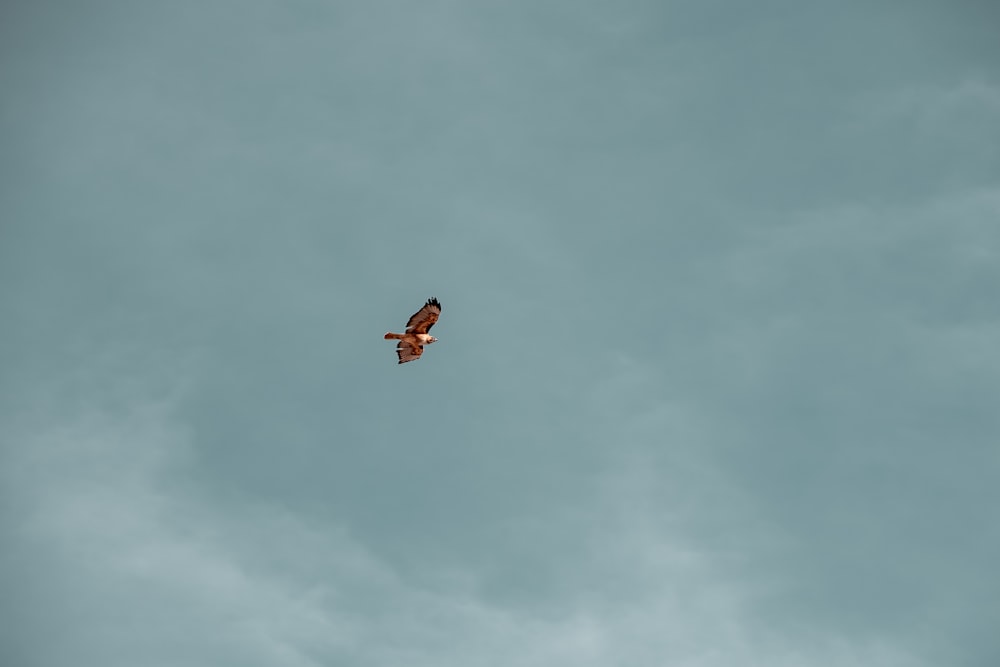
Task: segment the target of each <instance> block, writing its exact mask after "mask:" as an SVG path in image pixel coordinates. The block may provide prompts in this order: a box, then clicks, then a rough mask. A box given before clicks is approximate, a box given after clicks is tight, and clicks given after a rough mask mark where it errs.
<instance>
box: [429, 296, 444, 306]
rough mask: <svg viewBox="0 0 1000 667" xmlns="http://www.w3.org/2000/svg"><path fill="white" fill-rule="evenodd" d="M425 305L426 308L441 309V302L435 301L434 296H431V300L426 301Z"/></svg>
mask: <svg viewBox="0 0 1000 667" xmlns="http://www.w3.org/2000/svg"><path fill="white" fill-rule="evenodd" d="M427 305H428V306H437V307H438V308H440V307H441V302H440V301H438V300H437V297H436V296H432V297H431V298H429V299H427Z"/></svg>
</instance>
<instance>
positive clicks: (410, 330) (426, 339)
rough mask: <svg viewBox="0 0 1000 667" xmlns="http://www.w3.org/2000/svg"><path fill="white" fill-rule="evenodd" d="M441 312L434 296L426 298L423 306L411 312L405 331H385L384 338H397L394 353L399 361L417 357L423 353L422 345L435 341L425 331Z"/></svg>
mask: <svg viewBox="0 0 1000 667" xmlns="http://www.w3.org/2000/svg"><path fill="white" fill-rule="evenodd" d="M440 314H441V302H440V301H438V300H437V298H436V297H431V298H430V299H427V303H425V304H424V306H423V308H421V309H420V310H418V311H417V312H415V313H413V315H412V316H411V317H410V319H409V320H408V321H407V323H406V333H401V334H398V333H392V332H391V331H390V332H388V333H386V334H385V336H383V338H385V340H398V341H399V343H398V344H397V345H396V354H397V355H398V356H399V363H401V364H405V363H406V362H407V361H413V360H414V359H419V358H420V355H421V354H423V353H424V345H430V344H431V343H436V342H437V338H435V337H434V336H432V335H430V334H429V333H427V332H428V331H430V330H431V327H432V326H434V323H435V322H437V321H438V316H439V315H440Z"/></svg>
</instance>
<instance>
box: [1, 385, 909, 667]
mask: <svg viewBox="0 0 1000 667" xmlns="http://www.w3.org/2000/svg"><path fill="white" fill-rule="evenodd" d="M633 370H634V369H633ZM622 381H623V382H625V384H626V385H627V384H628V383H629V382H632V380H628V379H625V378H624V377H623V378H622ZM174 402H175V399H163V400H146V401H143V400H141V399H136V400H134V401H133V403H132V404H130V405H128V406H120V405H119V407H118V408H117V409H113V410H112V409H106V408H105V409H97V408H94V407H90V408H85V409H84V408H81V409H77V410H67V411H65V412H64V413H63V414H61V415H58V416H57V415H56V414H51V415H48V419H46V420H44V423H40V422H39V423H35V425H34V426H25V425H23V424H22V426H21V427H20V428H19V429H18V430H17V432H12V431H11V430H8V432H7V433H6V435H7V436H13V437H9V438H5V439H6V440H8V442H10V443H13V444H12V446H9V447H7V449H6V450H5V452H4V459H5V461H4V478H3V483H4V489H5V493H6V500H7V501H8V506H9V507H12V508H16V510H17V513H16V515H11V516H10V517H8V519H9V520H8V521H7V522H6V523H5V527H6V531H7V537H8V540H7V541H8V543H9V544H12V545H13V549H12V550H11V553H12V554H14V556H13V557H9V558H8V561H9V564H11V565H12V566H13V567H10V568H7V571H6V575H5V576H6V577H8V581H7V584H8V590H9V591H11V594H9V595H8V596H7V597H6V598H5V603H4V604H5V605H6V606H8V607H16V609H8V614H11V613H12V612H16V615H17V616H19V617H20V618H22V619H24V620H23V621H22V626H21V627H19V628H15V630H19V631H20V634H19V635H18V636H16V637H14V638H13V639H14V641H13V642H12V643H10V644H8V648H7V649H6V650H7V652H8V655H9V657H10V659H11V660H12V662H16V663H19V664H35V663H37V664H62V663H66V662H69V661H72V662H74V663H76V664H84V665H86V664H101V665H107V666H111V667H113V666H115V665H130V664H136V663H142V664H148V665H158V664H163V665H167V664H177V663H179V662H183V663H185V664H205V665H209V664H211V665H216V666H217V665H227V664H233V665H236V664H239V665H257V664H260V665H265V664H268V665H270V664H276V663H278V664H285V665H293V666H297V665H301V666H312V665H321V664H329V663H330V662H331V661H334V662H337V661H345V662H349V663H351V664H360V665H392V664H400V663H406V664H410V665H417V666H420V665H428V666H430V665H444V666H445V667H447V666H450V665H455V666H456V667H457V666H458V665H462V666H468V665H499V664H503V665H524V666H534V665H538V666H541V665H551V664H554V663H572V664H578V665H595V666H596V665H607V664H616V663H627V664H648V665H652V664H662V663H663V662H664V661H667V662H670V663H671V664H677V665H691V666H694V665H698V666H704V667H714V666H717V665H718V666H721V665H731V664H736V663H739V664H747V665H755V664H761V665H764V664H767V665H798V664H803V663H808V664H817V665H830V666H834V665H850V664H858V662H865V663H867V664H880V665H911V664H918V663H917V662H915V661H913V660H912V659H911V658H910V657H908V656H907V655H906V654H905V653H901V652H899V651H898V649H896V648H894V647H892V646H885V645H879V644H878V643H869V644H865V645H856V644H852V643H851V642H850V641H848V640H847V639H846V638H840V637H836V636H823V635H819V636H816V635H813V636H808V635H807V636H805V637H804V639H803V641H801V642H800V641H799V639H798V638H794V637H790V636H788V635H787V634H785V633H782V632H780V631H776V630H773V629H772V630H768V629H767V628H764V627H761V626H760V624H759V623H757V622H756V621H755V620H754V618H753V606H752V605H753V595H754V592H753V591H752V590H750V589H749V588H748V587H747V585H746V584H745V583H743V582H738V581H737V578H736V577H734V576H732V574H727V573H726V570H725V568H724V567H721V565H722V563H723V561H722V560H721V559H720V557H719V553H717V552H716V551H714V550H713V549H712V548H708V550H706V549H705V548H703V547H700V546H698V545H697V543H696V542H695V541H694V540H692V539H691V537H690V535H689V534H687V533H686V531H685V529H684V527H683V521H675V520H674V519H675V518H677V517H674V519H672V518H669V517H668V518H667V520H664V517H663V516H662V514H661V508H662V502H661V501H662V497H661V491H660V490H659V488H658V487H659V485H660V484H661V483H662V482H663V479H662V478H661V477H660V476H659V471H657V468H656V466H655V465H650V464H649V461H644V460H643V459H642V456H643V452H642V449H641V448H637V449H636V450H635V452H634V453H635V456H633V457H632V458H631V460H630V462H628V463H625V464H624V465H622V466H619V467H618V468H617V469H615V470H612V471H609V472H608V474H606V475H604V476H603V477H602V481H601V483H600V484H599V488H598V490H597V493H596V494H595V496H594V497H593V498H592V499H590V500H588V501H587V502H586V504H585V505H584V506H583V507H580V508H579V512H580V514H578V515H577V517H576V518H577V520H579V523H577V524H576V525H575V526H574V530H578V531H580V534H581V544H582V547H583V548H582V550H581V551H579V552H577V553H575V554H567V553H565V552H562V551H560V550H558V549H557V550H555V551H553V552H552V554H550V556H549V557H556V558H559V559H560V561H559V562H555V563H551V564H550V565H552V566H553V567H554V568H555V569H554V570H553V571H554V572H555V573H557V574H555V575H553V576H555V577H556V578H557V579H558V580H559V582H560V583H559V585H558V587H557V589H556V590H553V591H550V592H549V593H548V594H547V595H546V596H542V597H541V598H539V597H535V598H532V597H530V596H529V597H524V598H520V599H517V598H510V597H504V596H500V597H497V596H496V595H494V594H492V593H491V592H490V591H489V590H488V588H484V584H485V583H486V580H485V579H484V575H485V574H486V573H485V572H484V571H482V570H481V569H480V568H478V567H477V565H476V564H475V563H474V562H466V563H464V564H463V563H459V564H456V563H455V562H454V561H451V562H449V564H448V566H447V569H445V570H440V571H438V572H436V573H431V574H432V576H420V577H411V576H408V575H406V574H404V573H403V572H402V571H400V570H397V569H395V568H393V567H392V566H391V565H390V564H389V562H388V561H386V560H384V559H383V558H381V557H380V556H379V554H378V553H376V552H373V551H372V550H371V549H370V548H369V547H368V546H367V545H365V544H363V543H361V542H359V541H358V540H357V539H356V538H355V537H354V536H353V535H352V534H351V531H350V529H349V527H347V526H345V525H343V524H337V523H335V522H331V521H322V520H319V519H317V518H316V517H310V516H308V515H304V514H301V513H298V512H296V511H294V510H291V509H290V508H287V507H283V506H282V505H280V504H277V503H262V502H249V503H248V502H245V498H238V499H237V498H228V499H227V498H225V497H224V495H222V494H218V493H215V492H213V490H212V489H208V488H205V487H204V486H202V483H201V482H199V481H198V480H197V477H196V475H194V474H193V473H194V472H195V471H196V469H197V461H198V442H197V436H196V434H195V433H194V432H192V431H191V430H190V429H189V428H188V427H186V425H185V424H184V423H183V422H181V421H180V420H179V418H178V417H177V412H176V407H175V405H174ZM661 419H662V414H661V415H660V416H657V415H656V413H650V414H649V415H647V417H641V416H640V418H639V420H638V421H637V422H636V423H637V427H636V428H638V429H639V430H638V431H633V436H637V435H639V434H640V433H641V432H643V430H644V429H645V431H644V432H645V433H647V435H648V434H649V433H653V432H655V431H658V430H659V426H660V425H662V421H661V422H660V424H657V423H656V422H657V421H658V420H661ZM275 455H279V453H277V452H276V453H275ZM557 516H559V515H557ZM561 516H562V518H567V519H569V520H571V521H572V520H573V517H572V516H569V515H561ZM553 518H554V517H553V515H546V514H545V513H543V514H541V515H540V516H539V518H538V519H537V523H535V524H534V525H532V520H531V519H530V518H529V519H526V520H525V522H524V523H522V524H521V525H520V526H519V527H517V528H510V527H508V532H507V533H506V535H507V537H508V538H509V539H514V540H516V539H524V540H530V539H532V537H533V536H534V537H538V536H539V535H541V534H542V532H544V531H546V530H547V529H548V526H547V525H546V522H547V521H551V520H553ZM581 519H582V520H581ZM425 574H428V573H425ZM751 588H752V586H751ZM53 635H58V641H51V637H52V636H53Z"/></svg>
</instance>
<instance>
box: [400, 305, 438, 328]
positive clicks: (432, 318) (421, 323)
mask: <svg viewBox="0 0 1000 667" xmlns="http://www.w3.org/2000/svg"><path fill="white" fill-rule="evenodd" d="M439 315H441V302H440V301H438V300H437V299H436V298H430V299H428V300H427V303H425V304H424V307H423V308H421V309H420V310H418V311H417V312H415V313H413V317H411V318H410V320H409V321H408V322H407V323H406V333H427V332H428V331H430V330H431V327H432V326H434V323H435V322H437V321H438V316H439Z"/></svg>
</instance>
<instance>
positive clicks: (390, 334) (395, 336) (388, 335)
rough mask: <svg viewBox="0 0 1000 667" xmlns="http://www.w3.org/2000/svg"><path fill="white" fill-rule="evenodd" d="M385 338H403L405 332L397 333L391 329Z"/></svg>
mask: <svg viewBox="0 0 1000 667" xmlns="http://www.w3.org/2000/svg"><path fill="white" fill-rule="evenodd" d="M383 338H384V339H385V340H401V339H402V338H403V334H396V333H392V332H391V331H390V332H389V333H387V334H386V335H385V336H383Z"/></svg>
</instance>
